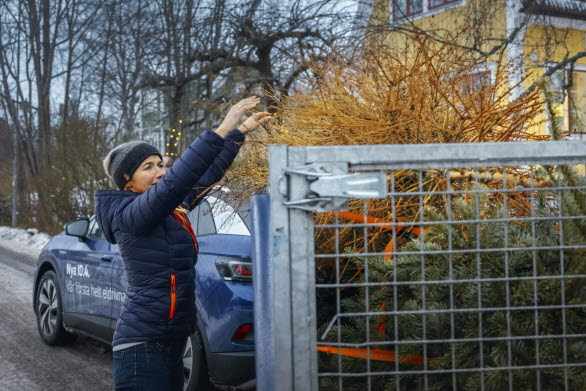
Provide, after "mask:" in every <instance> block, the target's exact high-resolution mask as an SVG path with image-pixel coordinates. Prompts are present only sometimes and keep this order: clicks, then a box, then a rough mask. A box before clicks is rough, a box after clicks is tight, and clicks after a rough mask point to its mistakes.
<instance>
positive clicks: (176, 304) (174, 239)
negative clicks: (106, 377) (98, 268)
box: [96, 96, 270, 391]
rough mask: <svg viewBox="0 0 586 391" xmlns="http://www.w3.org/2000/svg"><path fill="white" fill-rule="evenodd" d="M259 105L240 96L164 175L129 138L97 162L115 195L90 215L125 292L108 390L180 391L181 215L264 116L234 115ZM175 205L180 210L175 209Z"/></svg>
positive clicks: (184, 230) (185, 235)
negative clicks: (109, 246)
mask: <svg viewBox="0 0 586 391" xmlns="http://www.w3.org/2000/svg"><path fill="white" fill-rule="evenodd" d="M259 102H260V100H259V99H258V98H256V97H254V96H253V97H250V98H247V99H243V100H242V101H240V102H239V103H238V104H236V105H235V106H233V107H232V108H231V109H230V111H229V112H228V114H227V116H226V118H225V119H224V121H223V122H222V124H221V125H220V127H219V128H218V129H217V130H216V131H215V132H211V131H206V132H204V133H202V134H201V136H199V137H198V138H197V140H195V141H194V142H193V144H191V146H190V147H189V148H188V149H187V150H186V151H185V152H184V153H183V154H182V155H181V157H180V158H179V159H178V160H177V161H176V162H175V164H174V165H173V167H172V168H171V169H170V170H169V172H168V173H166V171H165V169H164V167H163V164H162V158H161V154H160V152H159V151H158V150H157V149H156V148H155V147H153V146H152V145H150V144H147V143H145V142H141V141H131V142H128V143H125V144H122V145H119V146H118V147H116V148H114V149H113V150H112V151H110V153H109V154H108V156H107V157H106V159H105V160H104V168H105V170H106V173H107V174H108V175H109V176H110V177H111V178H112V179H113V180H114V182H115V183H116V185H117V187H118V188H119V189H120V190H122V191H116V190H115V191H98V192H96V216H97V220H98V223H99V225H100V227H101V228H102V230H103V231H104V233H105V234H106V237H107V238H108V241H110V242H111V243H118V246H119V249H120V254H121V256H122V261H123V263H124V269H125V272H126V279H127V282H128V287H127V289H126V297H125V298H124V302H123V305H122V311H121V313H120V317H119V318H118V321H117V323H116V331H115V333H114V339H113V342H112V351H113V356H114V362H113V369H114V371H113V372H114V383H115V389H116V390H141V391H145V390H146V391H148V390H157V391H161V390H178V391H182V390H183V360H182V355H183V350H184V347H185V343H186V340H187V337H188V336H189V335H191V334H192V333H193V332H194V330H195V270H194V265H195V262H196V260H197V241H196V238H195V234H194V232H193V229H192V228H191V225H190V223H189V220H188V219H187V216H186V213H187V212H188V210H186V209H185V207H187V208H188V209H191V208H193V207H194V206H195V205H196V204H197V203H198V201H200V200H201V198H202V195H203V193H204V192H205V191H206V189H209V188H210V187H211V185H213V184H214V183H215V182H217V181H219V180H220V179H221V178H222V176H223V175H224V172H225V171H226V169H227V168H228V167H229V166H230V164H231V163H232V161H233V160H234V157H235V156H236V154H237V153H238V150H239V148H240V146H241V144H242V143H243V142H244V138H245V135H246V134H247V133H249V132H250V131H253V130H255V129H256V128H257V127H259V126H260V125H262V124H264V123H266V122H267V121H268V120H269V119H270V115H269V114H268V113H257V114H254V115H253V116H251V117H249V118H248V119H246V121H244V122H243V123H242V121H241V118H242V117H243V115H244V114H245V113H246V112H247V111H248V110H250V109H252V108H254V107H255V106H256V105H258V103H259ZM180 205H182V206H183V207H181V206H180Z"/></svg>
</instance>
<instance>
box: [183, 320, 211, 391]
mask: <svg viewBox="0 0 586 391" xmlns="http://www.w3.org/2000/svg"><path fill="white" fill-rule="evenodd" d="M205 357H206V355H205V350H204V347H203V341H202V339H201V335H200V333H199V330H198V329H197V328H196V329H195V332H194V333H193V334H192V335H191V336H190V337H189V338H187V344H186V345H185V351H184V352H183V376H184V377H183V379H184V383H183V384H184V386H183V390H184V391H196V390H197V391H211V390H213V387H212V384H211V382H210V376H209V373H208V366H207V362H206V358H205Z"/></svg>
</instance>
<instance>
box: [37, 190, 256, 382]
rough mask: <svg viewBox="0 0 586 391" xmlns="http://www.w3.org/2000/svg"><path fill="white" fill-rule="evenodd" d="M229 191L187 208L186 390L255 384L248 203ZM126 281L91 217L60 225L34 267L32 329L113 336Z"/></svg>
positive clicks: (68, 335) (63, 339) (53, 341)
mask: <svg viewBox="0 0 586 391" xmlns="http://www.w3.org/2000/svg"><path fill="white" fill-rule="evenodd" d="M245 205H246V207H245V208H238V209H237V208H236V207H235V203H234V202H230V201H229V194H228V193H222V194H221V195H219V196H216V197H211V196H210V197H207V198H206V200H204V201H203V202H202V203H201V204H200V205H199V206H198V207H196V208H195V209H194V210H193V211H192V212H191V213H190V215H189V217H190V220H191V222H192V225H193V227H194V230H195V231H196V235H197V238H198V243H199V249H200V250H199V257H198V262H197V264H196V267H195V268H196V291H195V293H196V295H195V297H196V307H197V330H196V331H195V333H194V334H193V335H192V336H191V338H189V340H188V343H187V346H186V349H185V353H184V358H183V362H184V374H185V377H184V380H185V387H184V389H185V390H195V389H197V390H200V389H206V388H209V387H210V380H212V382H213V383H220V384H222V383H223V384H228V385H240V386H241V387H243V388H247V387H246V386H247V385H250V386H252V385H253V384H254V377H255V362H254V331H253V323H254V322H253V306H252V304H253V288H252V263H251V222H250V209H248V205H247V204H245ZM125 287H126V278H125V274H124V267H123V265H122V261H121V257H120V254H119V251H118V246H117V245H115V244H110V243H109V242H108V241H106V239H105V237H104V235H103V233H102V232H101V229H100V227H99V226H98V224H97V223H96V220H95V218H94V217H91V218H88V219H80V220H77V221H74V222H71V223H68V224H66V225H65V231H64V232H62V233H60V234H58V235H55V236H54V237H53V238H52V239H51V240H50V241H49V242H48V243H47V245H46V246H45V248H44V249H43V250H42V252H41V254H40V256H39V259H38V261H37V266H36V269H35V274H34V293H33V295H34V296H33V306H34V311H35V313H36V317H37V324H38V328H39V334H40V336H41V338H42V339H43V341H44V342H45V343H47V344H50V345H57V344H64V343H68V342H72V341H73V340H74V339H75V337H76V336H77V335H78V334H83V335H87V336H90V337H92V338H95V339H97V340H100V341H103V342H105V343H111V342H112V336H113V334H114V329H115V327H116V319H117V317H118V315H119V314H120V310H121V307H122V300H123V299H124V292H125Z"/></svg>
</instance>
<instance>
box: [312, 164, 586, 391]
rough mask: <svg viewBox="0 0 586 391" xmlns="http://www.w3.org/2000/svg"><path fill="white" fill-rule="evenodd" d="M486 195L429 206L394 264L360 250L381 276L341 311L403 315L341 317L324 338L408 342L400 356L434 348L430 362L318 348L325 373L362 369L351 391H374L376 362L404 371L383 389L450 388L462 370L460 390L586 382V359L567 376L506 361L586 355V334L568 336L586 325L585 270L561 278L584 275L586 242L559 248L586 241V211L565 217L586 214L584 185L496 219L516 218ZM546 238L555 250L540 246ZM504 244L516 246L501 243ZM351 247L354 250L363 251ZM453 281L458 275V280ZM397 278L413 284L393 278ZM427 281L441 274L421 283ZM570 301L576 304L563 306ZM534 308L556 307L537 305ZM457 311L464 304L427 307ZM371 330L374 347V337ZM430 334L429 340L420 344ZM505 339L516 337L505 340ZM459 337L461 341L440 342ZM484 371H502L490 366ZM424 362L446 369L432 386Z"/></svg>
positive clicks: (325, 381) (377, 345)
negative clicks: (528, 211) (525, 212)
mask: <svg viewBox="0 0 586 391" xmlns="http://www.w3.org/2000/svg"><path fill="white" fill-rule="evenodd" d="M543 170H545V171H546V175H549V176H550V178H551V182H552V183H558V182H559V183H560V184H563V185H565V186H573V187H581V189H584V186H585V182H584V178H583V177H580V176H579V175H577V174H576V172H575V171H574V170H573V168H571V167H560V168H557V167H545V168H544V169H543ZM487 197H488V195H487V194H486V193H484V194H475V195H470V194H467V195H465V196H463V197H458V198H457V197H455V196H454V197H453V198H452V200H451V202H450V204H451V208H450V211H449V213H447V208H445V209H444V210H440V209H438V208H437V207H432V206H427V207H426V208H425V211H424V215H425V218H424V221H425V222H427V225H426V232H425V234H424V235H423V237H421V238H414V239H412V240H411V241H410V242H408V243H407V244H406V245H405V246H403V247H401V248H399V249H398V250H400V251H401V252H410V253H409V254H401V255H397V256H396V257H395V258H394V259H393V260H392V261H388V260H384V259H383V257H364V258H355V259H353V260H352V261H353V263H354V264H355V266H356V267H357V269H358V270H359V269H361V268H362V267H363V266H364V262H365V260H366V261H367V262H368V281H369V282H380V283H381V285H380V286H375V287H369V288H367V289H368V292H366V290H365V288H351V289H354V290H353V291H352V292H353V293H354V294H353V295H348V294H347V293H348V292H346V294H345V296H346V297H345V298H343V299H342V303H341V307H342V312H343V313H349V312H365V311H367V310H368V311H369V312H376V311H381V312H383V311H393V310H395V309H396V310H397V311H398V312H399V315H397V316H395V315H392V314H390V315H380V314H379V315H372V316H369V317H368V318H366V317H364V316H356V317H352V318H348V317H344V318H342V321H341V324H340V328H339V330H338V326H337V324H335V325H334V327H333V329H331V330H330V331H329V333H328V334H327V337H326V340H325V341H322V342H324V343H328V341H329V342H338V333H339V334H340V335H341V338H340V342H343V343H352V344H357V346H356V347H362V348H364V347H366V346H367V345H368V346H369V347H370V348H371V349H382V350H392V351H397V350H398V353H399V357H406V356H408V355H416V356H426V357H427V358H428V361H427V364H426V365H425V366H424V364H423V363H421V364H406V363H395V362H385V361H375V360H370V361H368V360H365V359H361V358H352V357H347V356H343V355H337V354H328V353H319V372H320V373H324V372H339V371H340V370H341V372H343V373H350V374H352V373H353V374H356V375H357V376H356V377H344V378H343V380H342V382H343V389H344V390H363V389H366V385H367V383H366V382H367V380H366V378H365V377H363V376H358V375H361V374H363V373H364V372H366V371H367V370H369V372H371V373H373V372H374V373H380V372H394V371H396V370H399V371H400V375H399V376H398V377H397V376H395V375H388V374H387V375H383V374H381V375H378V376H371V382H372V383H371V389H373V390H396V389H399V390H451V389H453V382H454V379H455V382H456V385H457V388H458V389H461V390H478V389H481V381H482V382H483V383H484V389H485V390H488V391H493V390H494V391H496V390H508V389H509V374H510V376H511V381H512V383H513V388H514V389H518V388H520V387H523V388H525V389H531V390H533V389H537V382H539V383H540V385H541V389H543V390H558V389H564V388H565V377H566V376H567V378H568V382H569V389H571V390H581V389H586V376H585V375H584V367H578V366H576V367H570V368H567V375H566V373H565V370H564V368H542V369H540V370H539V371H537V370H536V369H531V368H529V369H515V370H512V371H508V370H502V369H498V368H505V367H509V366H512V367H532V366H536V365H559V364H563V363H564V356H565V357H566V359H567V363H568V364H571V363H585V362H586V339H584V338H571V337H570V338H566V339H565V340H564V339H562V338H559V336H561V335H572V334H583V333H584V324H585V321H586V308H585V307H584V304H585V303H586V285H585V284H584V279H582V278H579V277H576V278H571V277H566V278H565V279H560V278H559V276H560V275H562V274H563V275H565V276H572V275H577V274H585V273H586V262H585V261H584V260H585V259H586V250H585V249H580V248H578V249H565V250H563V252H562V251H561V250H560V249H555V248H556V247H559V246H560V245H564V246H572V245H584V244H585V243H586V222H585V221H584V219H561V218H560V216H561V217H568V216H586V193H585V192H584V190H576V189H567V190H565V189H564V190H563V191H559V192H558V191H553V190H552V191H545V190H544V191H539V192H537V193H534V195H533V197H531V200H532V204H533V206H534V207H533V216H534V217H538V218H540V219H539V220H535V221H524V220H523V219H519V220H513V221H498V219H503V217H505V218H506V217H508V216H509V211H508V210H507V209H506V208H505V206H503V205H501V206H500V207H495V205H494V203H490V202H487ZM480 216H481V218H482V219H483V222H481V223H458V222H453V223H451V224H448V223H445V222H446V221H447V220H451V221H458V220H475V219H478V218H479V217H480ZM527 217H531V216H527ZM434 222H435V223H437V224H434ZM450 243H451V249H453V250H465V251H458V252H454V253H451V255H450V254H446V253H445V251H446V250H448V249H449V248H450V246H449V244H450ZM536 246H537V247H550V249H543V250H542V249H537V250H535V249H531V248H532V247H536ZM503 248H507V249H509V250H508V251H503V250H496V251H493V249H503ZM477 249H480V251H477ZM347 251H348V252H354V251H353V249H347ZM430 252H431V253H430ZM562 253H563V255H562ZM422 265H423V267H422ZM562 268H563V270H562ZM422 269H423V270H422ZM535 277H537V278H538V279H536V278H535ZM542 277H551V278H542ZM478 279H482V281H478ZM364 280H365V278H363V281H364ZM450 280H453V281H455V282H454V283H453V284H450V283H449V281H450ZM394 281H397V282H413V284H399V285H396V284H389V282H394ZM421 281H437V283H433V284H421V283H418V282H421ZM459 281H461V282H459ZM367 293H368V296H367ZM367 297H368V300H367ZM395 300H396V302H395ZM395 303H396V304H395ZM424 303H425V304H424ZM562 304H565V305H568V306H574V307H572V308H566V309H565V310H562V309H560V308H555V307H556V306H560V305H562ZM395 306H396V307H395ZM535 306H539V307H546V306H553V307H554V308H545V309H535V308H534V307H535ZM450 308H453V309H457V310H458V311H457V312H451V313H450V312H449V311H446V312H434V313H427V314H423V313H422V312H423V311H425V312H428V311H438V310H448V309H450ZM479 308H482V309H483V310H482V311H479ZM507 308H509V310H506V309H507ZM491 309H492V310H491ZM395 318H396V319H395ZM564 319H565V324H564ZM395 322H397V325H398V327H397V328H396V327H395ZM326 326H327V324H323V326H322V327H321V328H320V330H318V336H321V333H322V332H324V331H325V329H326ZM424 328H425V330H424ZM367 334H368V335H369V341H370V344H366V342H367V337H366V336H367ZM424 336H425V338H426V340H427V342H426V343H424V342H423V341H422V339H423V338H424ZM507 336H510V337H512V338H511V339H506V337H507ZM536 336H539V337H540V339H536ZM451 339H456V340H459V342H456V343H452V344H450V343H448V342H434V340H444V341H445V340H451ZM474 339H476V340H474ZM478 339H483V341H482V342H480V341H478ZM393 341H400V343H399V344H395V343H394V342H393ZM564 341H565V345H564ZM360 344H363V345H360ZM564 351H565V352H566V354H564ZM339 363H340V364H341V368H339ZM452 368H456V369H470V371H469V372H460V373H457V374H456V375H455V376H454V377H453V376H452V373H450V372H449V370H450V369H452ZM477 368H485V369H491V368H493V369H494V370H486V371H484V372H482V374H481V372H480V371H478V370H476V369H477ZM424 369H427V370H429V371H435V370H448V371H446V373H443V374H429V375H428V376H427V386H426V385H425V381H426V379H425V378H424V376H423V375H422V374H416V373H411V374H410V373H409V372H410V371H422V370H424ZM481 376H482V377H483V379H481ZM338 382H339V379H338V378H336V377H332V378H329V377H321V378H320V389H324V390H327V389H339V384H338ZM397 382H398V383H399V384H398V386H397ZM426 387H427V388H426Z"/></svg>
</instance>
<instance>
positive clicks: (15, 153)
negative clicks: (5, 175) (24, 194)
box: [12, 126, 18, 227]
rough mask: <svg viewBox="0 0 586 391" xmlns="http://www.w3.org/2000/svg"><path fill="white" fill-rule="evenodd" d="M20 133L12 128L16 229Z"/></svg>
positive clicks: (14, 221)
mask: <svg viewBox="0 0 586 391" xmlns="http://www.w3.org/2000/svg"><path fill="white" fill-rule="evenodd" d="M17 206H18V131H17V130H16V126H13V127H12V226H13V227H16V218H17V215H18V208H17Z"/></svg>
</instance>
